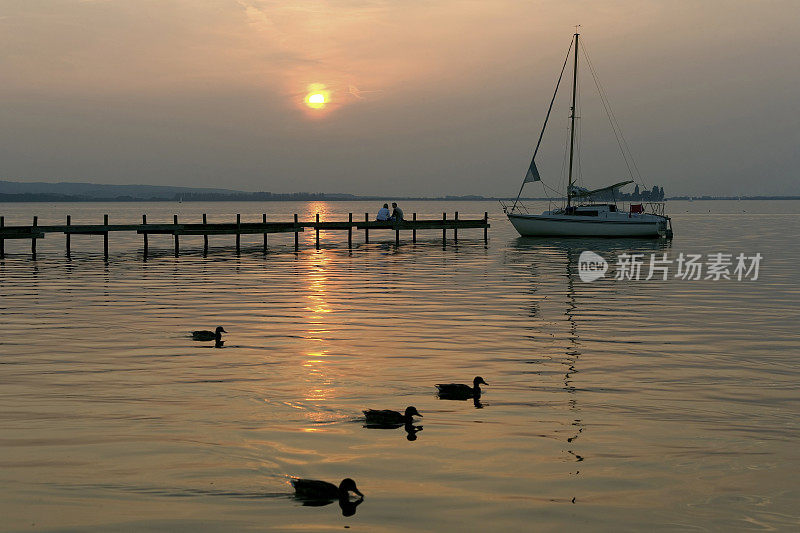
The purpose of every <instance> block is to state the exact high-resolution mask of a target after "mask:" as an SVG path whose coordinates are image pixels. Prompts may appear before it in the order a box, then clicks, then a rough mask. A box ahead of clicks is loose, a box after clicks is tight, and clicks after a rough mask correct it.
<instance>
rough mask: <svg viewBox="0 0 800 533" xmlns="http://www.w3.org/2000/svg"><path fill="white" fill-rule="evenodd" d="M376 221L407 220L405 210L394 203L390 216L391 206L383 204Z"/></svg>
mask: <svg viewBox="0 0 800 533" xmlns="http://www.w3.org/2000/svg"><path fill="white" fill-rule="evenodd" d="M375 220H382V221H389V220H390V221H392V222H394V221H397V220H405V219H404V218H403V210H402V209H400V208H399V207H397V202H392V212H391V214H389V204H383V207H381V208H380V209H379V210H378V216H377V217H376V218H375Z"/></svg>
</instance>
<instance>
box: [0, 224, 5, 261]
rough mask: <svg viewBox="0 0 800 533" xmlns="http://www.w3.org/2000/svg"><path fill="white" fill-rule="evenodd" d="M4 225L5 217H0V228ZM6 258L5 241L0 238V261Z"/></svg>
mask: <svg viewBox="0 0 800 533" xmlns="http://www.w3.org/2000/svg"><path fill="white" fill-rule="evenodd" d="M5 225H6V217H0V228H2V227H4V226H5ZM5 258H6V240H5V239H4V238H2V237H0V259H5Z"/></svg>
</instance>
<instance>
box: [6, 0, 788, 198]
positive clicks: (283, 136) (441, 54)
mask: <svg viewBox="0 0 800 533" xmlns="http://www.w3.org/2000/svg"><path fill="white" fill-rule="evenodd" d="M799 5H800V4H798V3H797V2H795V1H780V0H768V1H767V0H765V1H761V2H753V1H744V0H725V1H722V0H720V1H706V2H698V1H694V0H685V1H684V0H670V1H662V2H655V1H632V0H616V1H604V2H596V1H576V2H563V1H540V2H511V1H492V2H473V1H429V2H422V1H402V2H401V1H391V2H390V1H369V0H362V1H348V0H343V1H338V2H333V1H331V2H319V1H316V2H312V1H293V2H280V1H264V0H173V1H169V0H167V1H164V0H136V1H133V0H129V1H115V0H84V1H79V0H51V1H48V2H31V1H26V0H0V47H1V48H2V50H3V53H2V54H0V71H2V72H4V73H6V75H5V76H4V77H3V83H2V84H0V98H2V99H3V105H2V106H0V119H2V121H3V123H4V124H5V125H6V127H5V128H3V131H2V133H0V135H1V136H2V137H0V179H19V180H34V179H43V180H45V181H46V180H48V179H56V178H58V179H68V180H74V181H94V182H103V183H131V182H136V183H170V184H174V185H195V186H212V187H215V186H220V185H223V183H221V181H220V180H221V176H224V177H225V182H224V185H225V186H226V187H231V188H241V189H247V190H271V191H275V192H286V191H294V190H308V191H327V192H351V193H356V194H375V193H387V194H404V195H416V194H420V195H422V194H485V195H507V194H512V193H514V191H515V189H516V187H517V185H518V183H519V181H520V180H521V177H522V175H523V174H524V171H525V168H526V166H527V160H528V159H529V157H530V152H531V148H532V145H533V144H534V142H535V139H536V136H537V133H538V129H539V127H540V124H541V120H542V118H543V115H544V112H545V110H546V105H547V102H548V100H549V96H550V94H549V93H550V92H551V91H552V86H553V84H554V82H555V78H556V76H557V74H558V69H559V67H560V63H561V61H562V58H563V54H564V53H565V51H566V47H567V45H568V44H569V40H570V34H571V33H572V26H573V25H574V24H575V23H580V24H581V25H582V29H581V32H582V34H583V36H584V37H585V40H586V43H587V44H588V46H589V51H590V52H591V54H592V58H593V61H594V62H595V64H596V66H597V68H598V69H599V72H600V75H601V77H602V78H601V79H602V81H603V83H604V84H605V86H606V89H607V90H608V93H609V96H610V97H611V102H612V104H614V107H615V111H616V114H617V117H618V118H619V119H620V122H621V123H622V125H623V129H624V131H625V132H626V135H627V137H628V139H629V143H630V144H631V148H632V149H633V152H634V155H636V156H637V160H638V163H639V166H640V170H642V174H643V175H646V176H647V177H648V178H647V181H648V182H649V183H651V184H652V183H659V184H661V185H663V186H665V188H666V189H667V192H668V193H673V194H681V193H685V194H701V193H704V192H706V193H713V192H717V191H719V192H724V193H729V194H757V193H773V194H777V193H789V192H792V193H794V194H798V193H800V189H798V187H800V185H798V182H800V180H797V179H796V170H795V169H796V168H797V166H798V163H800V161H799V160H798V155H797V153H796V149H795V148H796V146H797V144H798V143H797V141H798V133H797V128H796V120H794V119H793V118H792V116H791V115H792V114H793V111H792V112H791V113H789V114H787V109H793V108H794V107H795V103H796V94H797V87H798V85H800V80H799V79H798V78H799V77H800V74H798V72H800V69H799V68H798V66H800V65H798V59H797V54H796V52H795V51H796V50H797V48H798V46H797V45H798V44H800V43H798V41H800V31H797V30H798V28H797V20H799V19H800V7H798V6H799ZM12 73H13V75H9V74H12ZM312 84H319V86H324V90H325V91H326V95H327V96H326V105H325V106H323V107H322V108H321V109H311V108H309V107H308V106H307V105H306V104H305V101H304V100H305V98H306V97H307V95H308V94H309V87H310V86H311V85H312ZM589 89H591V86H590V85H588V84H587V85H586V86H585V88H584V90H585V91H589ZM582 94H584V93H582ZM585 94H586V98H585V102H584V103H585V104H586V107H585V112H583V114H582V121H583V123H582V128H583V138H584V148H583V150H584V151H583V152H582V155H583V156H584V159H585V160H584V166H583V168H584V171H585V172H584V177H585V179H586V180H587V184H590V185H591V184H602V183H605V182H606V181H608V180H612V181H614V180H616V179H617V178H618V177H620V174H619V173H620V172H623V177H624V166H623V167H621V166H620V160H619V158H618V155H617V154H616V153H615V150H616V146H615V145H613V144H609V141H608V139H606V137H607V136H608V135H609V130H608V128H607V126H606V125H605V124H604V122H603V121H604V120H605V119H604V117H603V116H602V114H598V113H597V112H596V110H595V111H592V110H591V109H590V107H589V104H591V103H592V100H591V98H592V97H591V96H590V95H589V93H588V92H586V93H585ZM556 111H557V112H560V114H557V115H556V116H554V123H553V124H554V126H553V128H552V139H551V140H548V143H546V145H545V146H544V147H543V150H544V151H543V153H542V161H541V164H540V169H541V170H542V172H543V177H544V178H545V180H546V181H548V178H550V181H553V182H555V181H557V180H558V178H559V176H558V174H559V168H560V161H561V150H562V145H561V141H562V137H563V132H564V127H565V124H566V122H565V118H566V111H564V110H563V109H557V110H556ZM549 133H550V132H549ZM548 139H549V138H548ZM756 175H757V176H758V177H759V178H760V179H759V180H753V177H754V176H756ZM534 192H538V191H534Z"/></svg>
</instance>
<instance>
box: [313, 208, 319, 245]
mask: <svg viewBox="0 0 800 533" xmlns="http://www.w3.org/2000/svg"><path fill="white" fill-rule="evenodd" d="M314 229H315V230H316V234H317V235H316V236H317V250H319V213H317V225H316V227H315V228H314Z"/></svg>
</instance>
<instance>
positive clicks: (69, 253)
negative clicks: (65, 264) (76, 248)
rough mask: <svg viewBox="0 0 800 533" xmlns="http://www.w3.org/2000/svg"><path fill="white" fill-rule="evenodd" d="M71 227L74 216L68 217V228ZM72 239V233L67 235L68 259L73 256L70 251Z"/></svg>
mask: <svg viewBox="0 0 800 533" xmlns="http://www.w3.org/2000/svg"><path fill="white" fill-rule="evenodd" d="M70 225H72V215H67V226H70ZM71 237H72V235H71V234H70V232H67V233H66V239H65V240H66V243H67V257H69V256H70V255H71V251H70V244H71V242H70V239H71Z"/></svg>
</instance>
